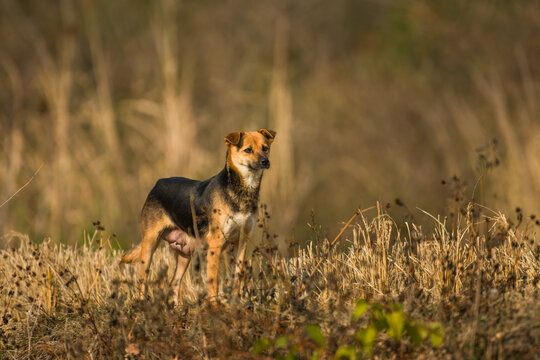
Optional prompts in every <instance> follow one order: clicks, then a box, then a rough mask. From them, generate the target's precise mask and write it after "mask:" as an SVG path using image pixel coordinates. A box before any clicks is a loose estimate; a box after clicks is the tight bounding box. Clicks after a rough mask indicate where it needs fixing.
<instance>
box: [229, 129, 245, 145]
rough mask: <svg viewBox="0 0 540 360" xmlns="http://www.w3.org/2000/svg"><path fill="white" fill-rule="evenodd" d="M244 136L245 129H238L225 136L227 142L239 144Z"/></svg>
mask: <svg viewBox="0 0 540 360" xmlns="http://www.w3.org/2000/svg"><path fill="white" fill-rule="evenodd" d="M242 136H244V132H243V131H236V132H233V133H230V134H229V135H227V136H226V137H225V144H227V145H233V146H237V145H238V144H239V143H240V141H241V140H242Z"/></svg>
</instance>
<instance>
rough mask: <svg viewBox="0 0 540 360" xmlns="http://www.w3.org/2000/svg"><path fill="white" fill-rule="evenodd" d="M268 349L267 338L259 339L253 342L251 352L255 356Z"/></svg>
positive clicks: (268, 341) (268, 342)
mask: <svg viewBox="0 0 540 360" xmlns="http://www.w3.org/2000/svg"><path fill="white" fill-rule="evenodd" d="M269 347H270V340H268V338H260V339H259V340H257V341H256V342H255V345H253V350H251V352H252V353H253V354H255V355H259V354H262V353H263V352H265V351H266V349H268V348H269Z"/></svg>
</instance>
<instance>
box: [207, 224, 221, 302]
mask: <svg viewBox="0 0 540 360" xmlns="http://www.w3.org/2000/svg"><path fill="white" fill-rule="evenodd" d="M224 244H225V238H224V236H223V233H222V232H221V231H214V232H212V233H211V234H210V237H209V239H208V251H207V261H208V263H207V269H206V273H207V276H208V298H209V299H210V301H211V302H212V303H213V304H216V303H217V301H218V295H219V280H218V272H219V259H220V256H221V252H222V251H223V245H224Z"/></svg>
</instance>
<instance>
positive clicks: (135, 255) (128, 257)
mask: <svg viewBox="0 0 540 360" xmlns="http://www.w3.org/2000/svg"><path fill="white" fill-rule="evenodd" d="M141 248H142V246H141V244H139V245H137V246H135V247H134V248H133V249H131V250H129V251H128V252H127V253H126V254H125V255H124V256H122V260H120V264H129V263H134V262H139V261H141Z"/></svg>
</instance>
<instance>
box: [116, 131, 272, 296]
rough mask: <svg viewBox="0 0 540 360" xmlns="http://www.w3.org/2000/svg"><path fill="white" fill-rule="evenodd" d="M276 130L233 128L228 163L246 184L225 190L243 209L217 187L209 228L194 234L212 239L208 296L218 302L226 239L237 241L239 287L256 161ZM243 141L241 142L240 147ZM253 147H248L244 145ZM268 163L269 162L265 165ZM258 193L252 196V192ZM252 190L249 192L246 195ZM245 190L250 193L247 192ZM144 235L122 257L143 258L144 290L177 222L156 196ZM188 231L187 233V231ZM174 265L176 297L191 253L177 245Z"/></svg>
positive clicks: (147, 209)
mask: <svg viewBox="0 0 540 360" xmlns="http://www.w3.org/2000/svg"><path fill="white" fill-rule="evenodd" d="M274 136H275V132H273V131H271V130H266V129H261V130H259V131H256V132H249V133H244V132H240V131H237V132H234V133H231V134H229V135H228V136H227V137H226V138H225V144H226V145H227V147H228V151H227V154H228V155H227V160H226V168H227V169H228V171H234V172H236V173H237V174H238V175H239V178H240V179H241V180H242V182H243V186H244V188H245V190H242V191H240V192H239V193H235V192H232V191H231V190H230V189H228V188H227V190H226V191H227V194H226V195H227V196H228V197H229V198H233V199H242V201H241V206H240V210H239V211H238V210H237V211H236V212H235V211H233V209H232V208H231V205H230V204H229V203H228V202H227V200H226V199H225V198H224V195H223V193H222V192H215V193H213V194H212V196H211V203H212V209H213V211H212V214H211V216H209V224H208V231H207V232H206V234H205V235H204V236H203V238H202V239H193V238H190V241H195V242H196V241H197V240H202V241H203V242H206V243H207V244H208V249H207V260H208V261H207V276H208V296H209V298H210V299H211V300H212V301H213V302H215V301H216V300H217V298H218V295H219V280H218V273H219V262H220V257H221V254H222V253H223V249H224V248H225V246H226V245H227V244H228V243H236V244H238V254H237V263H236V266H235V292H236V293H237V294H238V293H239V292H240V289H241V282H242V279H241V277H242V274H243V263H244V258H245V254H246V246H247V243H248V240H249V236H250V234H251V231H252V230H253V227H254V224H255V222H256V216H257V212H256V209H257V201H258V191H259V190H258V189H259V186H260V180H261V177H262V173H263V168H260V169H253V166H252V164H253V163H254V162H256V161H257V159H259V158H260V157H261V156H263V157H265V156H268V155H269V151H270V144H271V143H272V142H273V139H274ZM240 142H242V144H241V145H242V146H241V148H240ZM248 147H249V148H250V149H252V150H253V151H252V152H251V153H248V152H246V151H244V150H245V149H246V148H248ZM267 167H268V166H267ZM252 193H253V194H254V198H251V199H250V195H249V194H252ZM246 194H248V195H246ZM246 196H247V198H246ZM141 226H142V232H143V240H142V242H141V243H140V244H139V245H137V246H136V247H135V248H133V249H132V250H130V251H129V252H127V253H126V254H125V255H124V256H123V257H122V260H121V263H134V262H140V263H141V265H140V276H141V280H140V286H141V295H142V296H144V294H145V292H146V283H147V277H148V269H149V266H150V263H151V261H152V256H153V254H154V252H155V250H156V249H157V247H158V245H159V243H160V242H161V240H162V239H163V235H162V234H163V232H164V231H166V230H168V229H169V230H168V231H169V232H170V229H174V228H177V227H176V225H175V224H174V222H173V221H172V220H171V218H170V216H169V215H168V214H167V212H166V211H165V209H163V208H162V207H161V205H160V204H158V203H156V202H151V201H147V202H146V203H145V206H144V207H143V211H142V215H141ZM186 236H187V235H186ZM173 252H174V253H175V257H176V268H175V271H174V276H173V278H172V281H171V286H172V287H173V290H174V293H175V296H176V299H178V297H179V291H180V284H181V280H182V278H183V276H184V274H185V271H186V269H187V267H188V265H189V262H190V259H189V257H184V256H183V255H181V253H180V251H177V250H174V249H173Z"/></svg>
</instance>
